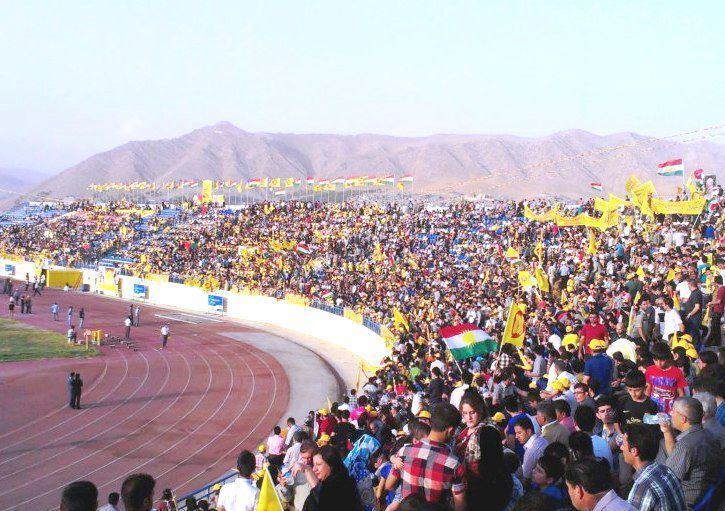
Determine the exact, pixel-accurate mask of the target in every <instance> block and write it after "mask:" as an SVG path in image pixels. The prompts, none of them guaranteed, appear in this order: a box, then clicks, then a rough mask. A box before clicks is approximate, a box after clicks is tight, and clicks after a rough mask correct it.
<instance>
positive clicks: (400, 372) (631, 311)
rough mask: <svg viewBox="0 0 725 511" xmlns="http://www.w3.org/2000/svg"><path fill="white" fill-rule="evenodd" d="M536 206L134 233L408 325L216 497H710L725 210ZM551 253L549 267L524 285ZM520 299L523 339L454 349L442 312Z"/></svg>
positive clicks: (210, 268)
mask: <svg viewBox="0 0 725 511" xmlns="http://www.w3.org/2000/svg"><path fill="white" fill-rule="evenodd" d="M543 207H546V206H543ZM588 207H589V206H588V205H586V204H582V205H580V206H578V209H577V208H575V210H576V211H574V212H578V211H584V210H586V209H587V208H588ZM522 209H523V205H522V204H521V203H515V202H496V203H492V204H487V205H484V204H477V203H471V202H458V203H454V204H450V205H445V206H440V207H431V206H425V205H423V204H413V203H411V204H407V205H400V204H389V205H380V204H366V203H343V204H311V203H304V202H280V203H263V204H256V205H250V206H247V207H244V208H242V209H240V210H237V211H228V210H224V209H210V210H205V211H203V212H201V211H195V210H191V211H188V212H186V213H185V214H184V215H183V216H182V217H181V218H180V219H179V220H177V222H176V223H175V224H173V225H171V224H169V225H163V226H161V227H160V228H159V229H158V230H157V232H156V233H155V234H153V235H150V236H147V237H146V238H145V239H144V240H143V241H142V242H140V243H137V244H135V245H134V248H133V252H134V253H135V254H136V264H135V270H136V271H137V272H138V273H141V274H144V273H166V274H169V275H172V276H174V277H178V278H180V279H184V280H186V281H188V282H191V283H197V284H200V285H201V284H204V283H207V284H208V283H210V282H211V283H213V285H215V286H217V287H222V288H225V289H230V290H240V291H241V290H245V289H246V290H250V291H257V292H260V293H263V294H268V295H275V296H282V295H284V294H286V293H296V294H301V295H304V296H307V297H310V298H320V299H326V300H330V301H332V302H333V303H335V304H336V305H341V306H345V307H348V308H351V309H354V310H356V311H358V312H360V313H362V314H365V315H367V316H369V317H371V318H373V319H374V320H376V321H378V322H381V323H384V324H386V325H388V326H390V328H391V329H392V330H394V332H395V333H396V334H397V337H398V338H397V341H396V342H395V343H394V345H393V346H392V350H391V354H390V356H389V357H386V359H384V360H383V361H381V364H380V366H379V367H378V368H377V369H374V370H373V372H374V374H372V373H371V374H369V375H368V380H367V381H366V382H363V383H364V385H363V386H362V388H360V389H352V390H351V391H350V392H349V393H348V394H347V395H345V396H340V399H338V400H337V402H334V403H332V404H331V406H329V407H328V408H326V409H320V410H317V411H312V412H310V414H309V416H308V417H306V418H304V420H300V421H299V425H298V424H297V421H295V420H294V419H293V418H291V419H289V420H288V421H287V423H286V424H285V425H284V426H285V427H284V428H282V427H281V426H280V427H278V428H276V429H275V431H274V432H273V433H272V435H271V436H270V438H269V439H268V440H267V442H265V444H264V445H262V446H260V449H259V452H258V453H257V454H256V455H255V454H252V453H251V452H249V451H244V452H242V453H241V454H240V455H239V457H238V460H237V470H238V477H237V479H235V480H234V481H233V482H230V483H227V484H226V485H224V486H222V487H221V488H220V489H219V490H218V496H217V497H215V498H214V499H212V502H207V504H208V505H210V506H211V507H215V508H217V509H223V510H225V511H236V510H241V509H254V505H255V504H254V503H255V501H256V499H257V498H258V494H259V490H258V488H257V486H258V485H257V484H256V483H255V478H256V476H257V474H258V472H259V470H260V469H261V470H267V469H268V470H269V472H270V474H271V475H272V477H273V479H274V482H275V484H276V491H277V493H278V495H279V498H280V500H281V501H282V502H283V503H284V505H285V506H287V509H302V510H305V511H308V510H315V509H319V510H328V509H329V510H333V509H335V510H337V509H351V510H353V509H381V510H387V511H396V510H399V511H405V510H411V509H418V510H423V509H426V510H438V509H440V510H444V509H455V510H456V511H461V510H464V509H470V510H484V509H485V510H492V511H500V510H511V509H518V510H529V509H536V510H538V511H546V510H549V509H572V508H574V509H578V510H587V511H603V510H610V511H611V510H628V509H639V510H658V511H659V510H664V511H667V510H685V509H695V506H697V505H698V504H699V505H703V504H701V503H702V502H703V501H704V502H708V499H711V500H714V502H715V505H717V503H718V502H717V499H718V498H721V497H722V494H721V493H720V494H718V493H717V492H714V490H713V489H714V488H715V486H716V483H717V482H718V481H719V482H720V484H722V482H723V475H722V466H723V446H724V445H725V443H724V442H725V433H724V431H725V429H724V426H725V404H724V403H723V396H724V395H725V370H724V369H723V357H724V356H725V354H724V353H723V351H722V348H721V346H720V345H721V319H722V313H723V305H725V287H723V286H722V282H723V281H722V278H723V274H722V271H721V269H723V270H725V268H722V266H723V265H722V260H723V258H722V246H723V243H722V242H723V237H722V228H721V227H722V225H721V222H720V218H719V217H718V216H714V217H711V218H710V219H709V220H708V221H706V222H703V221H701V219H698V220H697V223H695V219H694V218H691V219H683V218H676V217H656V218H655V219H647V218H644V217H641V216H640V215H639V214H638V213H634V212H632V211H631V210H623V211H622V212H621V219H622V221H621V223H620V224H619V225H617V226H616V227H613V228H611V229H609V230H607V231H604V232H594V231H591V230H587V229H584V228H580V227H573V228H559V227H557V226H556V224H553V223H544V224H541V223H537V222H530V221H528V220H524V219H523V218H522V217H521V214H522ZM103 221H104V222H106V221H108V220H103ZM31 247H32V245H28V250H30V249H31ZM10 248H12V247H7V248H6V250H9V249H10ZM537 270H540V272H539V274H540V275H543V281H544V282H537V283H536V284H533V283H531V282H527V281H524V282H522V281H521V277H520V276H521V272H522V271H525V272H529V274H531V275H534V274H537ZM547 288H548V290H547ZM514 302H515V303H518V304H521V305H522V306H523V307H524V308H525V310H526V315H525V341H524V342H523V343H522V345H521V346H514V345H513V344H504V345H503V346H500V347H499V349H497V350H494V351H492V352H491V353H488V354H485V355H481V356H477V357H473V358H469V359H466V360H452V359H451V358H450V357H449V356H448V354H447V350H446V346H445V344H444V343H443V342H442V340H441V337H440V333H439V331H440V328H441V327H443V326H448V325H458V324H462V323H468V324H471V325H474V326H475V327H477V328H480V329H481V330H483V331H484V332H485V333H486V334H488V335H490V336H491V337H492V338H493V339H495V340H496V341H500V340H501V338H502V333H503V331H504V327H505V323H506V317H507V311H508V309H509V307H510V305H511V304H512V303H514ZM393 311H396V312H397V314H394V313H393ZM298 419H301V418H298ZM265 467H266V468H265ZM719 491H720V492H722V489H720V490H719ZM708 492H714V493H708ZM122 493H123V492H122ZM190 505H191V503H190ZM205 505H206V504H205ZM245 506H246V507H245ZM127 509H128V507H127ZM134 509H135V508H134ZM698 509H699V508H698ZM705 509H707V508H705Z"/></svg>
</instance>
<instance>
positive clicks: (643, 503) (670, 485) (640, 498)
mask: <svg viewBox="0 0 725 511" xmlns="http://www.w3.org/2000/svg"><path fill="white" fill-rule="evenodd" d="M627 500H628V501H629V503H630V504H632V505H633V506H634V507H636V508H637V509H639V511H681V510H684V509H685V495H684V493H683V492H682V486H681V485H680V481H679V480H678V479H677V476H675V473H674V472H673V471H672V470H671V469H670V468H669V467H667V466H666V465H662V464H661V463H651V464H649V465H647V466H646V467H644V468H641V469H639V470H637V471H636V472H635V473H634V485H633V486H632V489H631V490H630V492H629V497H628V498H627Z"/></svg>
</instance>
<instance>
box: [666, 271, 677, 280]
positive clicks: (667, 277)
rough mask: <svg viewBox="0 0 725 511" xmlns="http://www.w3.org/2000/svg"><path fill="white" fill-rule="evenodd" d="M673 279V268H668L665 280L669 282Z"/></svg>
mask: <svg viewBox="0 0 725 511" xmlns="http://www.w3.org/2000/svg"><path fill="white" fill-rule="evenodd" d="M673 280H675V270H673V269H672V268H670V269H669V270H668V271H667V276H666V277H665V282H671V281H673Z"/></svg>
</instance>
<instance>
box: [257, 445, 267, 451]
mask: <svg viewBox="0 0 725 511" xmlns="http://www.w3.org/2000/svg"><path fill="white" fill-rule="evenodd" d="M257 450H258V451H259V452H264V451H266V450H267V448H266V447H265V446H264V444H260V445H259V447H257Z"/></svg>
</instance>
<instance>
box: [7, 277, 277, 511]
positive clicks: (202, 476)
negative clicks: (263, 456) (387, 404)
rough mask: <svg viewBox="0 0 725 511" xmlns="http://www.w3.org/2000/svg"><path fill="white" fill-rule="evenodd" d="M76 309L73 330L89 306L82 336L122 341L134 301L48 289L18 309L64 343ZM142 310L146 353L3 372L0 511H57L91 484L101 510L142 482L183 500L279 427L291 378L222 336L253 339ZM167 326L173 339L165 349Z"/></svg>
mask: <svg viewBox="0 0 725 511" xmlns="http://www.w3.org/2000/svg"><path fill="white" fill-rule="evenodd" d="M0 296H2V295H0ZM54 301H57V302H58V305H59V306H60V308H61V312H60V315H59V317H60V321H58V322H55V321H53V317H52V314H51V312H50V307H51V305H52V304H53V302H54ZM0 305H1V306H2V307H3V310H2V314H3V315H4V316H6V315H7V307H5V303H4V301H3V303H1V304H0ZM69 305H73V309H74V311H75V314H74V323H77V321H78V319H77V317H78V311H79V310H80V308H81V307H84V308H85V312H86V320H85V324H84V325H83V328H84V329H86V328H90V329H101V330H104V331H105V332H109V333H111V334H115V335H118V336H119V337H123V333H124V327H123V320H124V318H125V316H126V315H128V311H129V303H128V302H124V301H120V300H115V299H112V298H104V297H101V296H98V295H92V294H82V293H76V292H70V293H64V292H62V291H58V290H50V289H46V290H45V291H44V292H43V296H42V297H35V298H34V299H33V314H32V315H27V314H26V315H21V314H18V312H19V308H17V307H16V310H15V311H16V315H15V319H18V320H20V321H23V322H25V323H27V324H29V325H33V326H37V327H40V328H44V329H48V330H55V331H57V332H61V333H63V334H65V333H66V331H67V326H66V318H67V310H68V306H69ZM140 305H141V322H140V326H139V327H137V328H132V333H131V338H132V340H134V341H135V342H137V343H138V345H139V348H140V349H139V350H138V351H133V350H130V349H127V348H108V347H104V348H103V355H102V356H98V357H94V358H89V359H71V360H68V359H56V360H40V361H31V362H7V363H2V364H0V510H20V509H23V510H25V509H34V510H37V511H50V510H55V509H57V508H58V505H59V503H60V494H61V491H62V488H63V487H64V486H65V485H66V484H68V483H70V482H72V481H77V480H83V479H85V480H90V481H93V482H94V483H95V484H96V486H98V490H99V502H100V503H101V504H102V503H105V502H106V497H107V496H108V493H110V492H112V491H119V490H120V486H121V482H122V481H123V479H124V478H125V477H126V476H127V475H129V474H131V473H134V472H146V473H149V474H151V475H153V476H154V477H155V478H156V480H157V483H156V494H157V495H156V498H159V497H160V495H161V490H162V489H163V488H172V489H174V491H175V492H176V494H177V495H181V494H182V493H184V492H187V491H191V490H193V489H195V488H198V487H200V486H203V485H204V484H205V483H207V482H208V481H210V480H212V479H214V478H216V477H218V476H220V475H222V474H223V473H225V472H227V471H228V470H229V469H230V468H231V467H233V466H234V465H235V462H236V457H237V454H238V453H239V451H240V450H241V449H243V448H246V449H250V450H253V449H254V448H255V447H256V445H258V444H259V443H260V441H262V440H263V439H264V438H266V437H267V435H268V434H269V432H270V431H271V429H272V428H273V427H274V426H275V425H276V424H277V421H278V420H279V419H280V417H281V416H282V414H283V413H284V411H285V410H286V409H287V405H288V401H289V384H288V381H287V377H286V375H285V372H284V369H283V368H282V366H281V365H280V364H279V363H278V362H277V361H276V360H275V359H274V358H273V357H271V356H269V355H268V354H266V353H263V352H261V351H259V350H257V349H255V348H253V347H252V346H249V345H247V344H244V343H243V342H238V341H234V340H231V339H229V338H228V337H225V336H222V335H220V332H252V331H253V330H252V329H249V328H245V327H243V326H240V325H238V324H235V323H232V322H222V321H205V320H204V315H197V316H198V318H195V317H192V316H175V315H176V314H177V313H176V312H172V311H168V310H165V309H161V308H156V307H151V306H149V305H145V304H140ZM156 314H161V315H169V316H171V317H178V318H182V319H186V320H187V321H190V322H182V321H178V320H174V319H171V320H169V319H164V318H159V317H157V316H156ZM164 323H168V324H169V326H170V328H171V336H170V339H169V344H168V347H167V348H166V349H165V350H160V349H159V347H160V333H159V331H160V329H161V326H162V325H163V324H164ZM195 323H196V324H195ZM79 337H80V335H79ZM0 342H2V333H1V332H0ZM71 371H76V372H80V373H81V376H82V378H83V382H84V387H83V394H82V400H81V407H82V408H81V410H72V409H70V408H69V407H68V393H67V388H66V378H67V376H68V373H69V372H71Z"/></svg>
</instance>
